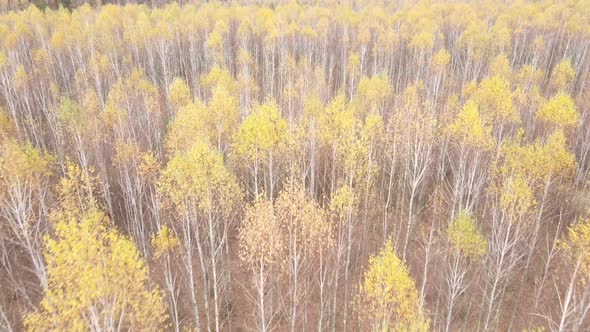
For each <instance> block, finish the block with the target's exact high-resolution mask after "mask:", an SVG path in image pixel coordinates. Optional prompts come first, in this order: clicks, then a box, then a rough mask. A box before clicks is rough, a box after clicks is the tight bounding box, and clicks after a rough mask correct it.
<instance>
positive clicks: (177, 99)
mask: <svg viewBox="0 0 590 332" xmlns="http://www.w3.org/2000/svg"><path fill="white" fill-rule="evenodd" d="M168 99H169V100H170V103H171V104H172V107H173V108H174V110H179V109H180V108H182V107H184V106H186V105H188V103H189V102H190V101H191V91H190V89H189V87H188V85H187V84H186V83H185V82H184V80H183V79H181V78H179V77H177V78H175V79H174V80H173V81H172V83H171V84H170V86H169V87H168Z"/></svg>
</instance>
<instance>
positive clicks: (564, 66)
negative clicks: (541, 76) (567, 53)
mask: <svg viewBox="0 0 590 332" xmlns="http://www.w3.org/2000/svg"><path fill="white" fill-rule="evenodd" d="M575 74H576V73H575V71H574V69H573V68H572V62H571V60H570V59H567V58H566V59H563V60H561V61H560V62H559V63H558V64H556V65H555V67H553V72H552V73H551V82H550V84H551V86H552V87H553V88H555V89H557V90H563V89H565V88H567V86H568V85H569V84H570V83H571V82H572V80H573V78H574V76H575Z"/></svg>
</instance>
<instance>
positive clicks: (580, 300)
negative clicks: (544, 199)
mask: <svg viewBox="0 0 590 332" xmlns="http://www.w3.org/2000/svg"><path fill="white" fill-rule="evenodd" d="M560 244H561V249H562V250H563V252H564V254H565V257H566V258H567V265H569V268H570V269H572V270H573V271H572V272H571V278H570V281H569V285H568V288H567V292H566V293H565V294H564V295H563V296H560V299H561V301H560V302H561V303H560V306H561V313H560V314H561V317H560V320H559V324H556V327H558V329H559V331H567V330H570V329H572V330H577V329H580V328H582V326H583V324H584V320H585V319H586V316H587V313H588V310H590V296H589V295H588V294H589V293H588V287H589V280H590V255H589V253H588V246H590V219H587V218H586V219H582V218H581V219H580V220H578V222H577V223H575V224H574V225H571V226H570V227H568V229H567V236H566V238H565V239H564V240H563V241H562V242H560Z"/></svg>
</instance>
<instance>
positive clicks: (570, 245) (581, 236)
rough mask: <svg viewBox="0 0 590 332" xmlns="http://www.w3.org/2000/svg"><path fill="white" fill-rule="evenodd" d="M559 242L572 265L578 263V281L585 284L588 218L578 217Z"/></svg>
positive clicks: (589, 267) (589, 268)
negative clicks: (579, 272)
mask: <svg viewBox="0 0 590 332" xmlns="http://www.w3.org/2000/svg"><path fill="white" fill-rule="evenodd" d="M560 244H561V247H562V249H563V250H564V251H565V252H566V253H567V255H568V256H569V257H570V258H571V264H572V265H573V267H575V266H576V265H578V264H580V266H579V269H580V271H581V272H582V274H581V277H580V282H581V283H583V284H585V283H586V282H587V281H588V280H589V279H590V251H589V250H588V248H590V218H586V219H580V220H578V222H577V223H575V224H574V225H571V226H569V227H568V232H567V237H566V239H564V240H563V241H560Z"/></svg>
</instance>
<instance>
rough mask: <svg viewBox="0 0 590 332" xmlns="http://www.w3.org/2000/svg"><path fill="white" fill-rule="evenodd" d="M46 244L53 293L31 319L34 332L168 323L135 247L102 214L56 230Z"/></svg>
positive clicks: (67, 222)
mask: <svg viewBox="0 0 590 332" xmlns="http://www.w3.org/2000/svg"><path fill="white" fill-rule="evenodd" d="M54 231H55V236H54V237H49V236H48V237H47V238H46V240H45V243H46V248H45V259H46V261H47V274H48V289H46V290H45V295H44V297H43V300H42V301H41V304H40V307H39V309H38V310H37V311H35V312H32V313H30V314H28V315H27V316H26V317H25V326H26V327H27V329H29V330H31V331H48V330H52V331H53V330H54V331H82V330H116V329H125V330H159V329H162V328H163V327H164V324H165V321H166V313H165V306H164V304H163V302H162V294H161V292H160V290H159V289H158V288H151V289H150V287H149V286H148V275H147V268H146V266H145V264H144V262H143V260H142V259H141V257H140V254H139V251H138V250H137V249H136V248H135V246H134V245H133V243H132V242H131V241H130V240H128V239H127V238H125V237H123V236H122V235H120V234H119V233H118V232H117V231H115V230H114V229H111V228H110V222H109V220H108V218H107V217H106V216H105V215H104V214H103V213H101V212H98V211H97V212H93V213H89V214H87V215H86V216H84V217H82V218H81V219H79V220H78V219H76V218H65V219H61V220H57V222H55V224H54Z"/></svg>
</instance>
